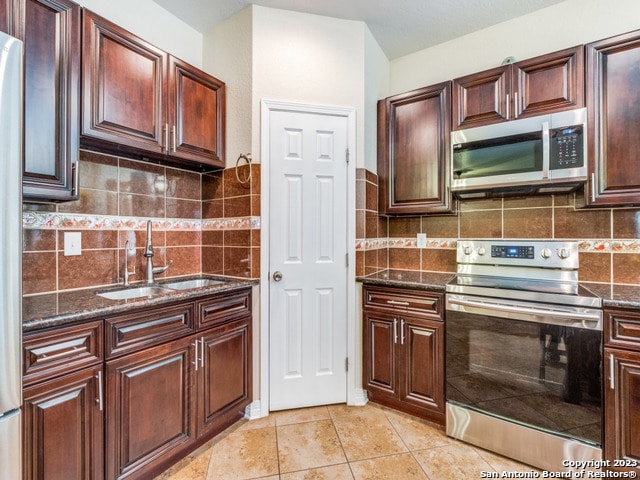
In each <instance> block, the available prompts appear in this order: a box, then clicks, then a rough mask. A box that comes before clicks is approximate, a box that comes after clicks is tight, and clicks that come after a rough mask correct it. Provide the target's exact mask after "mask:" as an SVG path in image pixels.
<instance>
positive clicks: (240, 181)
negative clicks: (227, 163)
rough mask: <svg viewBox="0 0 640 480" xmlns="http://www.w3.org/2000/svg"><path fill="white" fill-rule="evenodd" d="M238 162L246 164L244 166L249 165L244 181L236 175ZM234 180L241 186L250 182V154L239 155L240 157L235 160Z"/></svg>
mask: <svg viewBox="0 0 640 480" xmlns="http://www.w3.org/2000/svg"><path fill="white" fill-rule="evenodd" d="M240 160H244V161H245V162H246V163H245V164H244V165H249V173H248V174H247V177H246V178H245V179H244V180H241V179H240V175H238V166H241V165H240ZM236 178H237V179H238V183H239V184H240V185H242V186H245V185H248V184H249V182H251V154H250V153H247V154H244V153H241V154H240V156H239V157H238V160H236Z"/></svg>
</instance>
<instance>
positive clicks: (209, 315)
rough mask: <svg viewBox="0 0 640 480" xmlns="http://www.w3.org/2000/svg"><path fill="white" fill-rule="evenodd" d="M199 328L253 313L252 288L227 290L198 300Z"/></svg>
mask: <svg viewBox="0 0 640 480" xmlns="http://www.w3.org/2000/svg"><path fill="white" fill-rule="evenodd" d="M198 313H199V315H198V330H200V329H202V328H208V327H211V326H213V325H217V324H219V323H222V322H228V321H230V320H235V319H237V318H242V317H246V316H249V315H251V289H250V288H247V289H244V290H240V291H237V292H231V293H229V292H226V293H222V294H218V295H215V296H212V297H210V298H208V299H206V300H202V301H200V302H198Z"/></svg>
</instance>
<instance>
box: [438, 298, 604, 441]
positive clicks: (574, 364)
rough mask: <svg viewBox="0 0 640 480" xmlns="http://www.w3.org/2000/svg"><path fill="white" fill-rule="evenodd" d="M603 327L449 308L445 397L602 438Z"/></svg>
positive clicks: (574, 435) (586, 437)
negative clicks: (513, 317) (562, 323)
mask: <svg viewBox="0 0 640 480" xmlns="http://www.w3.org/2000/svg"><path fill="white" fill-rule="evenodd" d="M601 348H602V332H601V331H599V330H589V329H582V328H575V327H565V326H558V325H547V324H541V323H533V322H525V321H519V320H511V319H505V318H500V317H492V316H486V315H479V314H469V313H462V312H457V311H449V310H448V311H447V325H446V380H447V386H446V396H447V401H448V402H452V403H455V404H458V405H461V406H467V407H471V408H474V409H477V410H480V411H482V412H484V413H487V414H490V415H495V416H499V417H502V418H503V419H506V420H512V421H516V422H520V423H523V424H526V425H528V426H531V427H534V428H538V429H540V430H544V431H548V432H550V433H554V434H561V435H565V436H567V437H571V438H575V439H579V440H583V441H587V442H592V443H594V444H598V445H600V444H601V429H602V423H601V422H602V393H601V391H602V388H601V378H602V377H601V375H602V372H601V371H602V366H601V365H602V357H601V353H600V352H601Z"/></svg>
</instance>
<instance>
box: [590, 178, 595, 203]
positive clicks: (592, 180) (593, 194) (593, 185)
mask: <svg viewBox="0 0 640 480" xmlns="http://www.w3.org/2000/svg"><path fill="white" fill-rule="evenodd" d="M595 201H596V174H595V172H591V203H595Z"/></svg>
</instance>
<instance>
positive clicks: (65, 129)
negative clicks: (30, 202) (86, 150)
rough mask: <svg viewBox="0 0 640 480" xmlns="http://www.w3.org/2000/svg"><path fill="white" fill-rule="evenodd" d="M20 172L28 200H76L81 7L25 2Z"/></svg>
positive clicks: (56, 1) (54, 0) (50, 0)
mask: <svg viewBox="0 0 640 480" xmlns="http://www.w3.org/2000/svg"><path fill="white" fill-rule="evenodd" d="M21 29H22V30H23V31H22V32H21V37H22V38H24V48H25V65H24V77H25V89H24V96H25V98H24V104H25V111H24V172H23V185H24V188H23V191H24V196H25V197H26V198H27V199H36V200H37V199H42V200H73V199H76V198H78V195H79V192H78V191H77V181H78V180H77V178H76V176H77V171H75V169H76V168H77V163H78V155H79V131H78V130H79V128H78V118H79V108H80V107H79V101H80V90H79V82H80V7H79V6H78V5H75V4H74V3H72V2H69V1H66V0H26V1H25V3H24V25H23V26H22V27H21Z"/></svg>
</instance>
